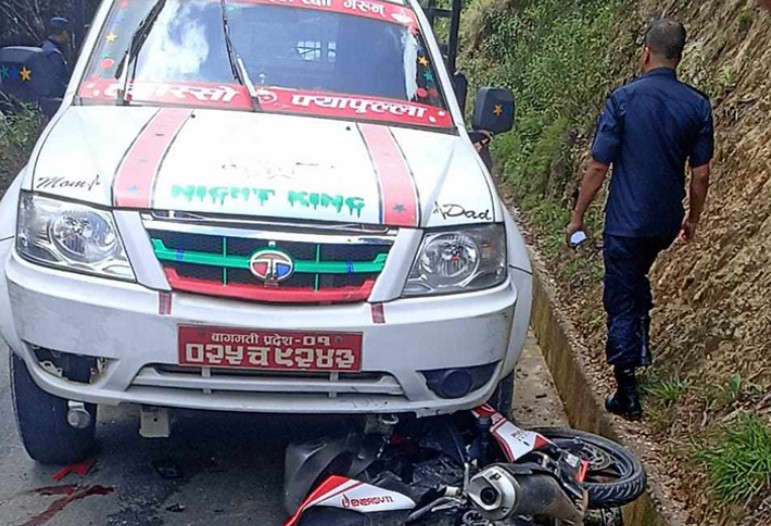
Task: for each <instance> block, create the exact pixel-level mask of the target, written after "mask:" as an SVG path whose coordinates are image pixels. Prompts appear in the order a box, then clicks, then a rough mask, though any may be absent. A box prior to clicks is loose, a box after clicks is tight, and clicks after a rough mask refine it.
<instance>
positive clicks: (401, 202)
mask: <svg viewBox="0 0 771 526" xmlns="http://www.w3.org/2000/svg"><path fill="white" fill-rule="evenodd" d="M359 129H361V134H362V136H363V137H364V141H365V142H366V143H367V148H368V149H369V152H370V156H371V157H372V164H373V165H374V168H375V173H376V174H377V179H378V185H379V187H380V207H381V208H380V215H381V221H382V223H383V224H386V225H393V226H408V227H416V226H418V224H419V218H418V206H419V205H418V190H417V188H416V187H415V180H414V179H413V178H412V174H411V173H410V168H409V166H407V161H406V160H405V159H404V156H403V155H402V152H401V151H400V150H399V146H398V145H397V144H396V139H394V137H393V135H391V130H389V129H388V128H387V127H386V126H378V125H375V124H360V125H359Z"/></svg>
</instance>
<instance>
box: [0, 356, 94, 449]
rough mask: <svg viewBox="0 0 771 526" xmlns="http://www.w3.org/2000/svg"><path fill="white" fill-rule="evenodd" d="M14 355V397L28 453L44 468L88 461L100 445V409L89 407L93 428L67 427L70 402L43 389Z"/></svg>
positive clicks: (12, 390) (12, 360)
mask: <svg viewBox="0 0 771 526" xmlns="http://www.w3.org/2000/svg"><path fill="white" fill-rule="evenodd" d="M10 355H11V364H10V370H11V397H12V399H13V409H14V413H15V414H16V424H17V426H18V429H19V435H20V436H21V441H22V443H23V444H24V449H26V450H27V454H29V456H30V457H32V459H34V460H36V461H38V462H40V463H42V464H70V463H72V462H78V461H80V460H83V459H85V458H86V457H87V456H88V454H89V453H90V452H91V451H92V450H93V448H94V445H95V443H96V440H95V437H94V435H95V432H96V406H95V405H93V404H86V410H87V411H88V412H89V413H90V414H91V424H90V425H89V426H88V427H87V428H85V429H75V428H74V427H72V426H70V425H69V424H68V423H67V411H68V407H67V400H64V399H63V398H59V397H56V396H53V395H50V394H48V393H46V392H45V391H43V390H42V389H40V388H39V387H38V386H37V384H35V381H34V380H33V379H32V376H31V375H30V373H29V370H27V364H26V363H24V360H22V359H21V358H19V357H18V356H16V355H15V354H14V353H13V352H11V353H10Z"/></svg>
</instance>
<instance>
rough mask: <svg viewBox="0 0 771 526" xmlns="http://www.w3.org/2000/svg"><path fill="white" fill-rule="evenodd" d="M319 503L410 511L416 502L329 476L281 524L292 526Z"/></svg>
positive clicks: (367, 509) (361, 509) (374, 510)
mask: <svg viewBox="0 0 771 526" xmlns="http://www.w3.org/2000/svg"><path fill="white" fill-rule="evenodd" d="M319 506H321V507H328V508H339V509H344V510H352V511H357V512H359V513H377V512H384V511H400V510H411V509H414V508H415V502H414V501H413V500H412V499H411V498H409V497H407V496H406V495H402V494H401V493H398V492H396V491H391V490H387V489H383V488H378V487H376V486H372V485H371V484H365V483H364V482H360V481H358V480H353V479H349V478H347V477H340V476H337V475H332V476H331V477H329V478H327V479H326V480H325V481H324V482H322V483H321V484H320V485H319V486H318V487H317V488H316V489H315V490H313V491H312V492H311V494H310V495H308V497H307V498H306V499H305V500H304V501H303V503H302V504H301V505H300V507H299V509H298V510H297V511H296V512H295V514H294V515H292V517H291V518H290V519H289V520H288V521H287V522H286V524H284V526H295V525H296V524H297V523H298V522H299V521H300V518H301V517H302V515H303V513H305V511H307V510H308V509H310V508H314V507H319Z"/></svg>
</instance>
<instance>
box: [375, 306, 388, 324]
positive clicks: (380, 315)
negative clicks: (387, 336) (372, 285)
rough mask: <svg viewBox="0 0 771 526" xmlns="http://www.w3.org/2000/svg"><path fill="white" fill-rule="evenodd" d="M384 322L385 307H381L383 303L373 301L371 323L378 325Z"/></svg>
mask: <svg viewBox="0 0 771 526" xmlns="http://www.w3.org/2000/svg"><path fill="white" fill-rule="evenodd" d="M385 322H386V319H385V309H384V308H383V304H382V303H373V304H372V323H375V324H378V325H379V324H383V323H385Z"/></svg>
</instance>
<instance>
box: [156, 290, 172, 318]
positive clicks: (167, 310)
mask: <svg viewBox="0 0 771 526" xmlns="http://www.w3.org/2000/svg"><path fill="white" fill-rule="evenodd" d="M158 314H160V315H161V316H169V315H170V314H171V292H159V293H158Z"/></svg>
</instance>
